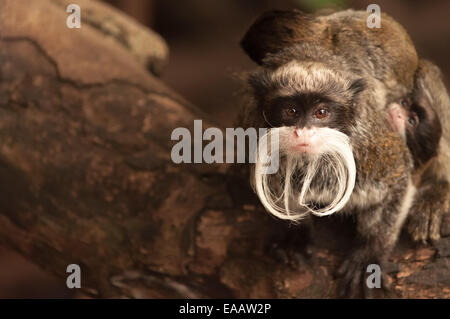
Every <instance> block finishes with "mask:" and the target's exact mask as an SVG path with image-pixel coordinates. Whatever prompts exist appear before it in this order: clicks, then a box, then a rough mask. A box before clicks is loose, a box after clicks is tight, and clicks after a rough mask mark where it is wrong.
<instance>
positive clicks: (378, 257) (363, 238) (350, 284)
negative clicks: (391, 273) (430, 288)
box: [337, 181, 415, 298]
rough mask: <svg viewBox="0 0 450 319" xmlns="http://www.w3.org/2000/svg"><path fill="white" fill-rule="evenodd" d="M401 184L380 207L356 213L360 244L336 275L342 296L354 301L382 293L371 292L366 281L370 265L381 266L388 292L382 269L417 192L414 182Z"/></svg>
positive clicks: (359, 210) (383, 285) (382, 280)
mask: <svg viewBox="0 0 450 319" xmlns="http://www.w3.org/2000/svg"><path fill="white" fill-rule="evenodd" d="M399 184H400V185H399V187H398V188H397V189H394V190H392V191H390V192H389V194H387V196H386V197H387V198H385V200H383V201H382V202H381V203H380V204H378V205H373V206H371V207H368V208H366V209H364V208H363V209H358V210H357V211H356V212H355V214H356V219H357V236H358V238H357V244H356V246H355V248H354V250H353V252H352V253H351V254H350V256H349V257H347V258H346V259H345V261H344V262H343V263H342V265H341V267H340V268H339V269H338V273H337V275H338V276H340V277H342V279H341V282H340V286H339V287H338V289H339V290H340V291H338V293H339V294H340V295H341V296H345V297H351V298H355V297H359V296H360V295H361V294H363V295H364V297H366V298H371V297H373V296H374V295H375V294H376V293H377V292H378V291H380V290H378V291H376V290H374V289H370V288H369V287H368V286H367V283H366V281H365V275H366V271H367V266H369V265H370V264H376V265H379V266H380V268H381V275H382V278H381V283H382V287H383V288H384V290H387V288H388V283H387V280H386V279H385V276H384V269H383V267H384V265H385V263H386V261H387V258H388V257H389V255H390V253H391V251H392V249H393V248H394V246H395V244H396V242H397V239H398V236H399V233H400V229H401V227H402V225H403V223H404V220H405V218H406V216H407V214H408V209H409V207H410V205H411V202H412V198H413V196H414V193H415V188H414V186H413V185H412V182H410V181H407V182H403V181H402V182H400V183H399ZM401 184H403V185H401ZM405 184H406V185H405Z"/></svg>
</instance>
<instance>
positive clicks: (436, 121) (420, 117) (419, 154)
mask: <svg viewBox="0 0 450 319" xmlns="http://www.w3.org/2000/svg"><path fill="white" fill-rule="evenodd" d="M389 116H390V123H391V125H392V127H393V129H394V130H395V131H397V132H399V133H400V134H401V135H402V136H403V138H404V139H405V140H406V142H407V145H408V148H409V149H410V151H411V153H412V155H413V159H414V167H415V169H414V174H413V176H414V179H415V184H416V185H417V187H418V191H417V194H416V197H415V200H414V204H413V206H412V208H411V210H410V214H409V220H408V226H407V229H408V231H409V233H410V234H411V235H412V237H413V239H414V240H416V241H422V242H426V241H427V240H428V239H429V240H432V241H434V240H437V239H439V238H440V226H441V221H442V219H443V216H444V215H445V214H446V213H448V212H449V210H450V186H449V181H450V149H449V141H450V127H449V125H450V98H449V96H448V93H447V90H446V88H445V85H444V83H443V82H442V76H441V73H440V70H439V68H438V67H437V66H435V65H434V64H433V63H431V62H429V61H426V60H421V61H420V63H419V68H418V70H417V72H416V75H415V85H414V90H413V92H412V94H411V95H410V96H409V97H408V98H406V99H403V100H402V102H401V103H392V104H391V105H390V106H389ZM441 136H442V137H441Z"/></svg>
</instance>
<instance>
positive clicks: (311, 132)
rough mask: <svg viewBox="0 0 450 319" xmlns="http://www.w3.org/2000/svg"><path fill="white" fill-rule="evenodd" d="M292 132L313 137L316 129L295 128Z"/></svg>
mask: <svg viewBox="0 0 450 319" xmlns="http://www.w3.org/2000/svg"><path fill="white" fill-rule="evenodd" d="M294 133H295V136H297V137H313V136H314V135H315V134H316V130H315V129H313V128H307V129H306V128H297V129H295V131H294Z"/></svg>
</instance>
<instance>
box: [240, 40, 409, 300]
mask: <svg viewBox="0 0 450 319" xmlns="http://www.w3.org/2000/svg"><path fill="white" fill-rule="evenodd" d="M255 36H256V37H257V34H256V35H255V34H253V36H252V37H251V38H252V42H253V43H255V42H254V40H255ZM246 39H248V35H247V36H246V38H244V40H243V47H244V48H246V51H247V52H252V55H254V56H258V55H255V52H256V51H258V46H257V47H256V48H255V47H252V46H251V44H249V43H246ZM256 42H257V41H256ZM249 48H251V50H250V51H249ZM255 50H256V51H255ZM266 53H267V52H266ZM261 55H264V56H265V58H264V60H262V61H260V62H261V64H262V69H261V70H259V71H256V72H254V73H252V74H251V75H250V76H249V80H248V81H249V84H250V87H251V89H252V93H253V103H250V104H249V105H248V106H247V110H246V117H245V118H246V119H245V120H244V121H245V123H244V125H245V126H247V127H270V128H271V129H270V131H269V134H271V133H273V132H275V131H276V132H277V133H278V135H279V152H280V169H279V171H278V172H277V173H276V174H273V175H267V174H264V171H263V169H262V163H261V162H258V161H257V163H256V164H255V165H254V168H253V172H252V176H251V180H252V183H253V185H254V188H255V190H256V192H257V194H258V196H259V198H260V200H261V202H262V203H263V204H264V206H265V207H266V209H267V210H268V211H269V212H271V213H272V214H274V215H276V216H278V217H280V218H283V219H288V220H299V219H301V218H302V217H304V216H305V215H307V214H309V213H312V214H315V215H321V216H322V215H328V214H332V213H335V212H339V214H343V215H351V217H350V218H354V219H355V220H356V223H357V227H356V228H357V232H358V234H359V236H358V237H359V238H360V242H359V243H358V246H357V247H354V249H352V251H351V254H350V256H349V257H348V258H347V259H346V260H345V262H344V263H343V264H342V266H341V268H340V269H339V273H340V274H341V276H342V279H341V280H342V285H341V287H343V289H342V291H340V292H341V293H342V294H343V295H345V296H351V297H355V296H359V295H360V293H361V292H364V293H366V294H370V292H371V291H370V289H368V288H367V286H366V284H365V278H364V275H365V272H366V269H367V266H368V265H369V264H378V265H381V269H383V263H384V262H385V260H386V258H387V257H388V256H389V253H390V251H391V250H392V248H393V246H394V245H395V243H396V241H397V238H398V235H399V232H400V229H401V227H402V225H403V223H404V221H405V218H406V217H407V214H408V210H409V208H410V206H411V203H412V200H413V197H414V194H415V187H414V186H413V183H412V178H411V176H412V169H413V160H412V158H411V154H410V152H409V150H408V148H407V146H406V143H405V142H404V141H403V140H402V138H401V137H400V135H399V134H397V133H396V132H394V131H393V130H392V129H391V127H390V125H389V123H388V121H386V112H385V111H384V107H380V105H383V106H384V105H385V104H386V101H387V100H388V95H389V91H387V90H386V89H385V87H383V86H380V85H379V83H377V80H376V79H375V78H374V77H371V76H368V75H367V74H365V73H364V72H359V71H358V70H356V71H355V69H354V68H352V67H351V66H352V65H351V63H349V62H348V61H347V60H346V59H344V58H343V57H340V56H337V55H335V54H333V52H332V50H330V48H327V47H324V46H321V45H320V44H317V43H301V44H297V45H293V46H290V47H289V48H287V49H286V50H284V49H280V50H277V51H276V52H275V51H274V52H272V53H271V54H268V55H267V54H263V53H261ZM411 82H412V81H411Z"/></svg>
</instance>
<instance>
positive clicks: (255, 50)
mask: <svg viewBox="0 0 450 319" xmlns="http://www.w3.org/2000/svg"><path fill="white" fill-rule="evenodd" d="M312 20H313V17H311V16H309V15H307V14H306V13H303V12H302V11H300V10H296V9H294V10H289V11H281V10H274V11H268V12H265V13H264V14H263V15H262V16H260V17H259V18H258V19H257V20H256V21H255V22H254V23H253V24H252V25H251V27H250V29H249V30H248V31H247V33H246V34H245V35H244V37H243V39H242V40H241V47H242V48H243V49H244V51H245V52H246V53H247V54H248V56H249V57H250V58H251V59H252V60H253V61H255V62H256V63H258V64H260V65H261V64H262V63H263V59H264V57H266V55H267V54H269V53H272V54H273V53H277V52H279V51H281V50H282V49H284V48H286V47H289V46H292V45H294V44H297V43H300V42H301V41H305V40H307V39H311V38H313V37H314V32H313V31H314V30H312V28H311V27H312Z"/></svg>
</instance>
